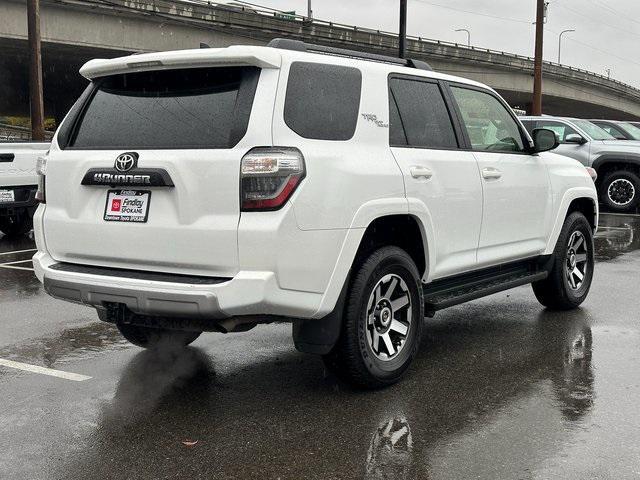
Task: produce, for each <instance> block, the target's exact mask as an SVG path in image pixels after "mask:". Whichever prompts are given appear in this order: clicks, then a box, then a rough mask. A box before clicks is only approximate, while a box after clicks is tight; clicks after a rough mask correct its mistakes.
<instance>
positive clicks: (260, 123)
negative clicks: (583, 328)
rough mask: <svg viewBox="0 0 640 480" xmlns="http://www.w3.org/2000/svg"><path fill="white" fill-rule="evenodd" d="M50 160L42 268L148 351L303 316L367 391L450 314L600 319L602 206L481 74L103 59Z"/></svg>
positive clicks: (268, 59) (385, 64)
mask: <svg viewBox="0 0 640 480" xmlns="http://www.w3.org/2000/svg"><path fill="white" fill-rule="evenodd" d="M80 72H81V73H82V75H84V76H85V77H86V78H87V79H89V80H90V81H91V84H90V86H89V87H88V89H87V91H86V92H85V93H84V94H83V95H82V97H81V98H80V100H79V101H78V102H77V103H76V104H75V105H74V107H73V108H72V110H71V111H70V113H69V114H68V115H67V117H66V119H65V120H64V122H63V123H62V125H61V126H60V128H59V130H58V132H57V134H56V138H55V139H54V142H53V145H52V148H51V151H50V152H49V154H48V155H47V157H46V159H45V161H43V163H42V165H41V173H42V174H43V175H44V182H43V184H44V185H45V186H46V192H44V193H46V195H43V201H44V202H45V203H43V204H42V205H41V207H40V208H39V210H38V212H37V214H36V229H35V231H36V243H37V246H38V253H37V254H36V255H35V256H34V267H35V271H36V275H37V276H38V278H39V279H40V280H41V281H42V282H43V283H44V286H45V288H46V290H47V291H48V292H49V293H50V294H51V295H53V296H54V297H58V298H61V299H64V300H68V301H73V302H81V303H84V304H88V305H92V306H94V307H96V309H98V313H99V316H100V318H101V319H103V320H106V321H109V322H113V323H115V324H116V326H117V327H118V329H119V330H120V332H122V334H123V335H124V336H125V338H127V339H128V340H130V341H131V342H132V343H134V344H136V345H139V346H142V347H156V348H157V347H159V346H162V345H163V344H164V342H169V343H171V344H185V345H186V344H188V343H190V342H193V341H194V340H195V339H196V338H197V337H198V336H199V335H200V334H201V333H202V332H203V331H221V332H234V331H244V330H248V329H250V328H252V327H253V326H255V325H256V324H259V323H269V322H273V321H286V322H291V323H292V324H293V339H294V343H295V345H296V347H297V348H298V349H299V350H301V351H303V352H310V353H316V354H320V355H323V358H324V360H325V363H326V365H327V366H328V368H330V369H331V370H333V371H335V372H336V373H337V374H338V375H340V376H342V377H344V378H346V379H348V380H349V381H351V382H353V383H354V384H357V385H360V386H363V387H380V386H383V385H388V384H390V383H393V382H395V381H397V380H398V379H399V378H400V377H401V376H402V375H403V373H404V372H405V370H406V369H407V368H408V366H409V364H410V362H411V360H412V359H413V358H414V356H415V354H416V352H417V349H418V347H419V345H420V336H421V331H422V325H423V318H424V317H425V315H426V316H433V315H434V313H435V312H436V311H437V310H440V309H443V308H446V307H450V306H452V305H456V304H459V303H462V302H466V301H469V300H472V299H475V298H479V297H482V296H485V295H489V294H492V293H496V292H498V291H501V290H505V289H509V288H512V287H516V286H519V285H525V284H529V283H532V284H533V290H534V293H535V295H536V297H537V298H538V300H539V301H540V302H541V303H542V304H543V305H546V306H547V307H549V308H554V309H571V308H575V307H577V306H578V305H580V304H581V303H582V302H583V301H584V299H585V298H586V297H587V294H588V292H589V289H590V285H591V279H592V275H593V269H594V249H593V240H592V239H593V232H594V230H595V229H596V225H597V223H598V222H597V219H598V207H597V193H596V190H595V187H594V184H593V181H592V180H591V178H590V176H589V174H588V173H587V171H586V169H585V168H584V167H583V166H582V165H579V164H578V163H577V162H575V161H573V160H571V159H568V158H565V157H562V156H559V155H555V154H553V153H548V152H547V151H548V150H551V149H553V148H555V147H556V146H557V142H556V138H555V135H554V133H553V132H551V131H549V130H543V129H541V130H536V131H534V132H533V140H532V139H531V137H530V136H529V135H528V134H527V133H526V130H525V129H524V127H523V126H522V124H521V123H520V122H519V121H518V120H517V118H516V117H515V116H514V114H513V112H512V111H511V109H510V108H509V106H508V105H507V104H506V103H505V102H504V100H503V99H502V98H501V97H500V96H499V95H498V94H497V93H496V92H494V91H493V90H491V89H490V88H488V87H486V86H485V85H482V84H480V83H477V82H473V81H470V80H466V79H462V78H458V77H453V76H449V75H445V74H440V73H436V72H433V71H432V70H431V69H430V67H429V66H428V65H426V64H424V63H422V62H418V61H413V60H399V59H397V58H392V57H381V56H378V55H372V54H363V53H358V52H354V51H345V50H338V49H333V48H328V47H321V46H312V45H307V44H304V43H301V42H297V41H290V40H281V39H280V40H276V41H273V42H272V43H271V44H270V46H269V47H254V46H235V47H228V48H223V49H202V50H186V51H179V52H160V53H150V54H141V55H135V56H132V57H123V58H117V59H111V60H92V61H90V62H89V63H87V64H86V65H84V66H83V67H82V69H81V70H80Z"/></svg>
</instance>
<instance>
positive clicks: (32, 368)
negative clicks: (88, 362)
mask: <svg viewBox="0 0 640 480" xmlns="http://www.w3.org/2000/svg"><path fill="white" fill-rule="evenodd" d="M0 365H2V366H4V367H9V368H16V369H18V370H24V371H25V372H31V373H39V374H41V375H49V376H50V377H58V378H64V379H65V380H71V381H73V382H84V381H85V380H89V379H91V377H88V376H86V375H80V374H79V373H70V372H63V371H62V370H54V369H52V368H46V367H39V366H37V365H29V364H28V363H20V362H14V361H13V360H5V359H4V358H0Z"/></svg>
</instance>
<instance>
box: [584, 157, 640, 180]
mask: <svg viewBox="0 0 640 480" xmlns="http://www.w3.org/2000/svg"><path fill="white" fill-rule="evenodd" d="M592 167H593V168H594V169H595V171H596V172H598V180H602V179H603V178H604V176H605V175H606V174H607V173H609V172H610V171H612V170H631V171H633V172H636V173H638V174H640V155H634V154H630V153H624V154H622V153H621V154H606V155H601V156H600V157H598V158H597V159H596V160H594V162H593V165H592Z"/></svg>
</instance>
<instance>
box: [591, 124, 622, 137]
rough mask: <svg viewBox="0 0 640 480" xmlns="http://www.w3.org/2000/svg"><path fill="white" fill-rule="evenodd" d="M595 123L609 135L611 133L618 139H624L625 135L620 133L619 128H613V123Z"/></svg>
mask: <svg viewBox="0 0 640 480" xmlns="http://www.w3.org/2000/svg"><path fill="white" fill-rule="evenodd" d="M596 125H598V126H599V127H600V128H601V129H603V130H604V131H605V132H607V133H608V134H609V135H612V136H614V137H616V138H617V139H619V140H626V137H625V136H624V133H622V132H621V131H620V130H618V129H617V128H615V127H614V126H613V125H607V124H598V123H596Z"/></svg>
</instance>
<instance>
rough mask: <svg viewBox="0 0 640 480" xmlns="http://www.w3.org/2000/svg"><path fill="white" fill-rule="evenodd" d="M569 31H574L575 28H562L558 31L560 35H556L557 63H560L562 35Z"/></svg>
mask: <svg viewBox="0 0 640 480" xmlns="http://www.w3.org/2000/svg"><path fill="white" fill-rule="evenodd" d="M569 32H575V30H573V29H571V30H563V31H561V32H560V35H559V36H558V63H560V53H561V52H562V35H564V34H565V33H569Z"/></svg>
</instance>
